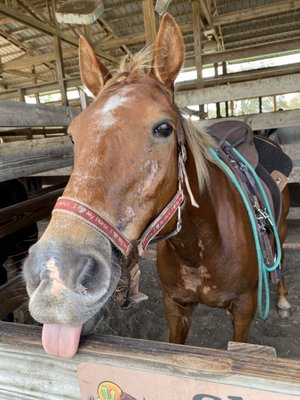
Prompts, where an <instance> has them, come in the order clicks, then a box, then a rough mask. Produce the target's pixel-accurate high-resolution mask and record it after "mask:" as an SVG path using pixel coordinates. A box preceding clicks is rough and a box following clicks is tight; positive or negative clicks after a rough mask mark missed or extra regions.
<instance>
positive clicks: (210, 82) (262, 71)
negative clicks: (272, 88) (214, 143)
mask: <svg viewBox="0 0 300 400" xmlns="http://www.w3.org/2000/svg"><path fill="white" fill-rule="evenodd" d="M214 65H218V64H217V63H215V64H214ZM298 72H300V63H295V64H288V65H285V66H282V65H281V66H279V67H266V68H259V69H252V70H248V71H241V72H232V73H229V74H227V73H225V74H223V75H219V76H215V77H213V78H204V79H203V86H204V87H208V86H217V85H221V84H224V83H234V82H246V81H252V80H256V79H263V78H271V77H277V76H281V75H291V74H296V73H298ZM195 88H196V81H195V80H192V81H183V82H180V83H178V84H176V90H177V92H180V91H182V90H192V89H195ZM0 96H1V95H0Z"/></svg>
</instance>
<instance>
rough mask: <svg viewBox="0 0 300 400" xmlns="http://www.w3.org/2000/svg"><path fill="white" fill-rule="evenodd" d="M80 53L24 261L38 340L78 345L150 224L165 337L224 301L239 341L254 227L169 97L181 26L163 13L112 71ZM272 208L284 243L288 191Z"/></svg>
mask: <svg viewBox="0 0 300 400" xmlns="http://www.w3.org/2000/svg"><path fill="white" fill-rule="evenodd" d="M79 56H80V70H81V77H82V81H83V83H84V84H85V85H86V86H87V87H88V88H89V89H90V91H91V92H92V93H93V94H94V95H95V101H94V103H93V104H91V105H90V106H89V107H88V108H87V109H85V110H84V111H83V112H82V113H81V114H79V115H78V116H77V117H76V118H75V119H74V120H73V121H72V123H71V125H70V127H69V134H70V135H71V136H72V138H73V141H74V155H75V158H74V170H73V173H72V175H71V177H70V180H69V182H68V184H67V186H66V188H65V191H64V194H63V197H62V198H60V199H59V200H58V203H57V204H56V206H55V209H54V212H53V215H52V218H51V221H50V224H49V225H48V228H47V230H46V231H45V233H44V235H43V236H42V238H41V239H40V240H39V241H38V242H37V244H35V245H34V246H33V247H32V248H31V249H30V251H29V257H28V259H27V260H26V262H25V264H24V276H25V279H26V284H27V291H28V293H29V296H30V302H29V309H30V312H31V314H32V316H33V317H34V318H35V319H36V320H37V321H39V322H40V323H42V324H43V325H44V326H43V334H42V340H43V345H44V348H45V350H46V351H47V352H48V353H49V354H52V355H56V356H62V357H72V356H73V355H74V354H75V353H76V351H77V348H78V343H79V338H80V334H81V333H83V334H85V333H89V332H90V331H92V330H93V328H94V326H95V325H96V324H97V321H98V320H99V317H100V315H101V309H102V308H103V306H104V305H105V303H106V302H107V300H108V299H109V298H110V297H111V296H112V295H113V293H114V291H115V289H116V286H117V284H118V282H119V279H120V277H121V276H122V275H124V274H125V275H126V274H128V273H129V271H130V269H131V268H132V265H135V263H136V260H137V255H138V253H141V252H142V251H143V250H144V249H145V248H146V247H147V244H148V242H149V240H150V238H152V237H153V232H154V233H157V232H158V231H159V234H160V235H162V236H163V237H164V239H165V240H163V241H161V242H159V243H158V245H157V268H158V274H159V277H160V280H161V283H162V288H163V300H164V305H165V311H166V317H167V320H168V323H169V328H170V341H171V342H174V343H184V341H185V339H186V337H187V334H188V331H189V328H190V324H191V318H192V313H193V311H194V309H195V307H196V306H197V304H198V303H200V302H201V303H204V304H206V305H209V306H212V307H221V308H224V309H226V311H227V312H228V313H229V315H230V316H231V318H232V323H233V338H234V340H236V341H247V336H248V331H249V326H250V323H251V320H252V319H253V317H254V315H255V312H256V307H257V286H258V266H257V255H256V249H255V244H254V240H253V233H252V229H251V224H250V221H249V218H248V215H247V211H246V208H245V206H244V203H243V201H242V199H241V197H240V194H239V193H238V191H237V190H236V188H235V186H234V184H233V183H232V181H231V180H230V179H229V177H228V176H227V175H226V174H225V173H224V172H222V170H221V169H220V167H219V166H218V164H217V163H216V162H215V161H214V160H213V159H212V157H211V154H210V148H215V146H216V143H215V141H214V140H213V138H212V137H211V136H210V135H208V134H207V133H205V132H202V131H199V130H197V129H196V128H195V127H192V126H191V124H189V123H188V122H187V121H186V120H185V119H184V118H183V117H182V115H181V114H180V112H179V111H178V109H177V107H176V106H175V104H174V80H175V78H176V76H177V74H178V73H179V71H180V69H181V67H182V65H183V62H184V43H183V38H182V35H181V32H180V29H179V27H178V25H177V24H176V22H175V20H174V19H173V18H172V17H171V16H170V15H168V14H166V15H165V16H164V17H163V19H162V22H161V25H160V29H159V32H158V35H157V38H156V40H155V43H154V49H153V54H152V55H151V58H152V59H151V60H150V61H149V52H148V53H145V52H144V53H139V54H137V55H135V56H133V58H132V59H131V60H129V62H127V63H124V64H123V65H122V66H121V68H120V71H119V72H118V73H116V75H115V76H113V77H112V76H111V75H110V74H109V72H108V71H107V69H106V67H105V66H104V65H103V64H102V63H101V62H100V61H99V60H97V58H96V56H95V54H94V52H93V50H92V48H91V47H90V46H89V44H88V43H87V42H86V40H85V39H84V38H81V40H80V51H79ZM147 66H148V68H145V67H147ZM183 197H184V198H185V202H184V204H183ZM281 211H282V212H281V220H280V223H279V236H280V241H281V243H283V241H284V240H285V237H286V223H285V218H286V215H287V212H288V200H287V197H286V196H285V195H283V201H282V210H281ZM180 225H181V229H180ZM278 287H279V302H278V308H279V309H288V308H289V304H288V302H287V299H286V295H287V292H286V289H285V286H284V282H283V279H281V280H280V282H279V286H278Z"/></svg>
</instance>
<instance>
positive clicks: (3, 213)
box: [0, 188, 64, 238]
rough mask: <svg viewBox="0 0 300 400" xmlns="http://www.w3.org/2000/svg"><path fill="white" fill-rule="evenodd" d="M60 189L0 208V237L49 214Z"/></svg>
mask: <svg viewBox="0 0 300 400" xmlns="http://www.w3.org/2000/svg"><path fill="white" fill-rule="evenodd" d="M63 190H64V189H63V188H62V189H57V190H54V191H52V192H50V193H47V194H44V195H42V196H39V197H36V198H34V199H31V200H26V201H22V202H21V203H18V204H15V205H13V206H10V207H6V208H2V209H0V238H2V237H4V236H6V235H9V234H10V233H13V232H15V231H17V230H19V229H21V228H24V227H25V226H27V225H29V224H31V223H33V222H36V221H39V220H40V219H42V218H45V217H47V216H48V215H50V213H51V211H52V209H53V207H54V204H55V202H56V200H57V198H58V197H59V196H61V195H62V193H63Z"/></svg>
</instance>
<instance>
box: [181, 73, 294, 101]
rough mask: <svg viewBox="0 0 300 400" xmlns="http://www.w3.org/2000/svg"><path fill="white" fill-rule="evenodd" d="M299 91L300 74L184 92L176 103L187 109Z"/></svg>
mask: <svg viewBox="0 0 300 400" xmlns="http://www.w3.org/2000/svg"><path fill="white" fill-rule="evenodd" d="M298 91H300V73H298V74H294V75H284V76H278V77H275V78H265V79H257V80H255V81H250V82H242V83H231V84H229V83H228V84H225V85H219V86H215V87H206V88H202V89H196V90H190V91H182V92H180V93H177V94H176V103H177V105H178V106H179V107H187V106H191V105H196V104H209V103H218V102H222V101H228V100H238V99H250V98H253V97H259V96H272V95H275V94H284V93H294V92H298Z"/></svg>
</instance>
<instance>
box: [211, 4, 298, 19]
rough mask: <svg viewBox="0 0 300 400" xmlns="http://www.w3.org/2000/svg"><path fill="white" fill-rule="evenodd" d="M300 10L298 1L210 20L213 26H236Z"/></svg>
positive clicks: (270, 5)
mask: <svg viewBox="0 0 300 400" xmlns="http://www.w3.org/2000/svg"><path fill="white" fill-rule="evenodd" d="M299 9H300V0H294V1H281V2H279V3H273V4H268V5H265V6H261V7H252V8H246V9H243V10H240V11H235V12H232V13H228V14H222V15H217V16H215V17H213V18H212V24H213V25H228V24H236V23H240V22H243V21H249V20H257V19H260V18H264V17H268V16H270V15H280V14H283V13H288V12H293V11H297V10H299Z"/></svg>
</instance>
